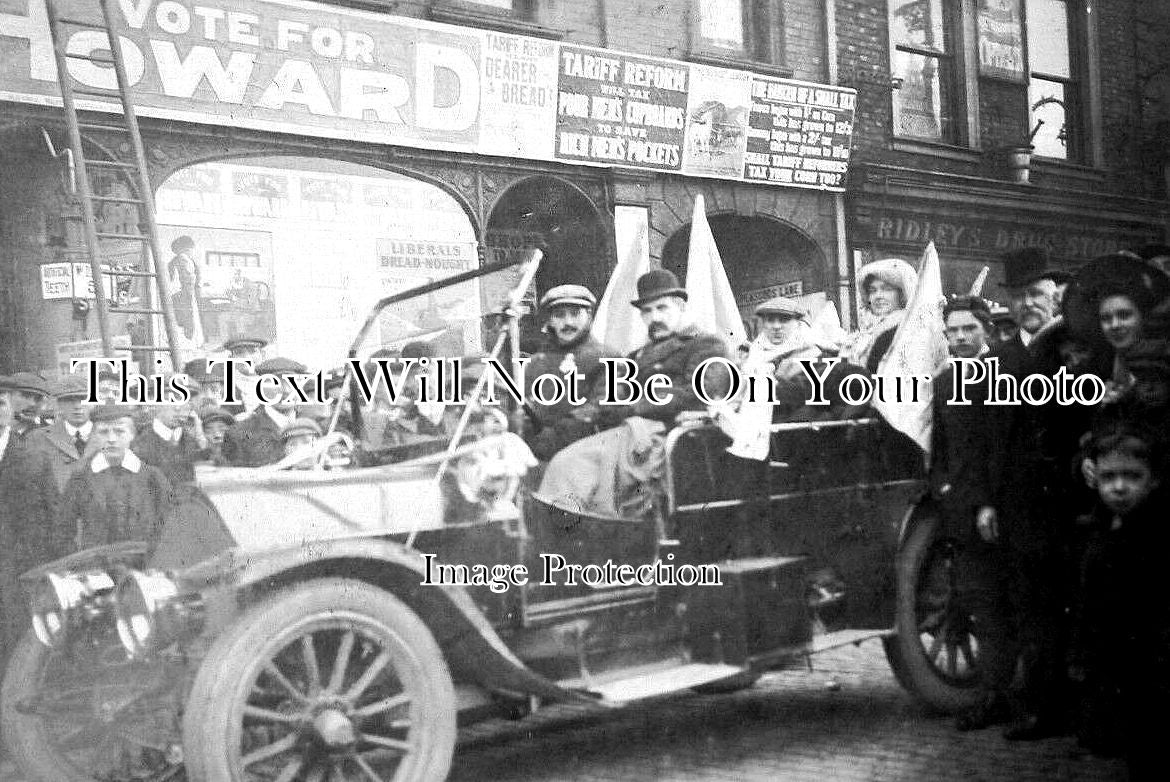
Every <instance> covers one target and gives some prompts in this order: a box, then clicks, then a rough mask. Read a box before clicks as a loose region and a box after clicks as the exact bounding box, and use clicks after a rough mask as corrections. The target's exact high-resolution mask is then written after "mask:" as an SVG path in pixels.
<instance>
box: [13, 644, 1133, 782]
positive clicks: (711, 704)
mask: <svg viewBox="0 0 1170 782" xmlns="http://www.w3.org/2000/svg"><path fill="white" fill-rule="evenodd" d="M814 659H815V662H816V667H815V669H814V670H813V671H811V672H810V671H808V670H807V669H803V668H801V669H793V670H789V671H782V672H778V673H772V674H769V675H768V676H765V677H764V678H763V679H761V680H760V682H758V683H757V684H756V686H755V687H753V688H751V689H749V690H745V691H742V692H740V693H736V694H734V695H718V696H715V695H681V696H678V697H674V698H670V699H666V700H662V701H657V702H654V703H650V704H646V705H643V706H638V707H633V708H630V709H626V710H624V711H613V712H611V711H599V710H592V709H588V708H578V707H565V706H559V707H553V708H550V709H547V710H545V711H542V712H540V713H539V714H537V715H536V716H533V717H529V718H528V719H525V720H521V721H518V722H512V721H507V720H493V721H489V722H485V723H480V724H478V725H475V726H473V727H470V728H468V729H465V730H464V731H463V732H462V733H461V735H460V745H459V749H458V751H457V753H456V755H455V762H454V767H453V771H452V773H451V777H450V779H451V782H478V781H479V780H488V779H490V780H497V781H498V782H543V781H544V780H578V781H579V782H603V781H604V782H610V781H611V780H612V781H614V782H617V781H619V780H622V781H624V780H651V779H662V780H687V782H692V781H693V780H720V781H727V782H730V781H731V780H758V781H759V782H772V780H785V782H787V781H788V780H791V781H792V782H805V781H806V780H807V782H837V781H838V780H857V781H859V782H860V781H861V780H865V781H867V782H868V781H870V780H875V781H876V780H890V781H891V782H892V781H894V780H924V781H928V782H946V780H964V782H976V781H979V780H987V781H988V782H1005V781H1006V780H1027V781H1032V780H1034V781H1035V782H1052V781H1053V780H1061V781H1062V782H1063V781H1067V782H1090V781H1091V782H1106V781H1109V782H1112V781H1114V780H1116V781H1117V782H1121V780H1124V778H1125V773H1124V770H1123V767H1122V764H1121V763H1120V762H1119V761H1112V760H1103V759H1100V758H1095V757H1092V756H1088V755H1085V754H1083V753H1081V752H1080V751H1078V750H1077V747H1076V744H1075V742H1074V740H1073V739H1072V738H1058V739H1049V740H1045V741H1038V742H1032V743H1018V744H1014V743H1009V742H1007V741H1004V740H1003V739H1002V738H1001V737H1000V735H999V732H998V730H994V729H993V730H987V731H982V732H975V733H968V734H961V733H958V732H956V731H955V730H953V729H952V727H951V721H950V720H949V719H947V718H943V717H938V716H930V715H927V714H925V713H924V712H923V711H922V710H921V709H920V708H919V707H918V706H917V705H916V704H915V703H913V702H912V701H911V700H910V697H909V696H908V695H907V694H906V693H905V692H904V691H903V690H902V689H901V688H900V687H899V686H898V684H897V683H896V682H895V681H894V678H893V675H892V674H891V673H890V670H889V667H888V666H887V665H886V661H885V657H884V655H883V654H882V651H881V645H880V644H879V643H877V642H873V641H871V642H868V643H865V644H863V645H862V646H860V647H857V648H854V647H847V648H845V649H841V650H836V651H832V652H827V653H825V654H823V655H821V656H819V657H817V658H814ZM0 782H26V780H25V779H24V778H23V777H21V776H20V775H19V774H17V773H16V771H15V769H14V768H13V767H12V765H11V763H9V762H7V761H5V762H4V763H3V765H2V766H0Z"/></svg>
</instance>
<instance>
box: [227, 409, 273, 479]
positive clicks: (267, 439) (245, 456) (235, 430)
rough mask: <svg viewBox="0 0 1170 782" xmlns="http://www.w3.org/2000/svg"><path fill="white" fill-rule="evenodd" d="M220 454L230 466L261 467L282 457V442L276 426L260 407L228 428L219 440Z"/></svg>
mask: <svg viewBox="0 0 1170 782" xmlns="http://www.w3.org/2000/svg"><path fill="white" fill-rule="evenodd" d="M223 457H224V459H226V460H227V462H228V464H231V465H232V466H234V467H263V466H264V465H266V464H275V463H276V462H279V461H280V460H281V459H282V458H284V442H283V441H282V440H281V439H280V427H279V426H277V425H276V422H275V421H273V420H272V419H271V418H270V417H269V416H268V414H267V413H265V412H264V408H263V407H258V408H256V410H255V411H254V412H253V413H252V414H251V415H250V416H248V417H247V418H245V419H244V420H243V421H240V422H239V423H237V424H236V425H235V426H233V427H232V428H231V429H228V430H227V434H226V435H225V436H224V440H223Z"/></svg>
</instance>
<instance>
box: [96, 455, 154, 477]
mask: <svg viewBox="0 0 1170 782" xmlns="http://www.w3.org/2000/svg"><path fill="white" fill-rule="evenodd" d="M110 467H113V465H112V464H110V462H109V460H107V459H106V455H105V454H104V453H98V455H97V456H95V457H93V461H92V462H90V463H89V469H91V470H93V472H94V473H95V474H96V473H99V472H102V471H103V470H108V469H109V468H110ZM122 467H125V468H126V469H127V470H129V471H130V472H133V473H136V472H138V471H139V470H141V469H142V460H141V459H139V458H138V455H137V454H135V453H134V452H133V451H126V453H125V455H124V456H122Z"/></svg>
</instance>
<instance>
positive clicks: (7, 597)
mask: <svg viewBox="0 0 1170 782" xmlns="http://www.w3.org/2000/svg"><path fill="white" fill-rule="evenodd" d="M13 385H14V381H13V379H12V378H10V377H0V666H3V665H4V664H5V661H6V655H7V651H8V650H11V648H12V646H13V645H14V644H15V643H16V642H17V641H18V640H19V639H20V637H21V636H22V635H23V634H24V632H25V630H27V629H28V606H27V601H26V599H25V594H24V590H23V589H21V588H20V586H19V583H18V582H17V577H18V576H19V575H20V574H21V573H23V572H24V571H26V570H28V569H29V568H32V567H35V566H37V565H39V564H42V563H43V562H45V561H47V560H48V559H52V558H54V557H55V556H56V555H59V554H60V553H65V552H58V551H57V548H56V547H55V546H54V545H53V542H52V541H53V538H54V535H53V527H52V521H53V513H54V512H55V510H56V506H57V502H58V493H57V486H56V483H55V482H54V481H53V474H52V471H51V469H50V467H49V465H48V462H47V460H46V459H45V457H44V456H43V455H42V454H39V453H37V452H35V451H32V450H31V449H30V448H29V447H28V442H27V440H25V441H22V440H20V438H19V436H18V429H17V426H16V423H15V413H16V410H15V409H14V408H15V405H14V400H13V391H14V389H13Z"/></svg>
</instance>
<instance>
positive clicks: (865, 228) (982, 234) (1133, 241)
mask: <svg viewBox="0 0 1170 782" xmlns="http://www.w3.org/2000/svg"><path fill="white" fill-rule="evenodd" d="M857 229H858V238H860V239H863V240H865V241H872V242H875V243H877V244H880V245H887V246H894V245H901V246H906V247H911V248H918V250H919V251H920V250H921V248H922V247H923V246H924V245H925V244H926V243H927V242H934V244H935V246H936V247H937V248H938V251H939V254H940V255H941V256H943V259H944V260H946V255H947V253H948V252H950V253H957V254H960V255H978V256H989V257H1001V256H1003V255H1004V254H1006V253H1009V252H1013V251H1015V250H1021V249H1024V248H1027V247H1036V248H1040V249H1042V250H1045V251H1046V252H1048V253H1049V254H1050V255H1051V256H1052V257H1053V258H1059V259H1062V260H1066V261H1085V260H1089V259H1091V258H1096V257H1098V256H1100V255H1105V254H1106V253H1110V252H1116V251H1117V250H1118V249H1120V248H1123V247H1132V246H1134V245H1140V244H1144V243H1146V242H1152V241H1155V240H1156V239H1157V237H1156V236H1155V235H1153V234H1152V233H1147V232H1144V231H1142V230H1141V229H1136V228H1134V229H1131V228H1127V227H1125V226H1122V225H1119V224H1117V225H1105V224H1101V225H1100V226H1096V227H1094V226H1091V225H1084V226H1082V227H1080V228H1075V229H1070V228H1067V227H1056V226H1045V225H1038V224H1036V223H1035V222H1027V221H1024V222H1013V221H1009V220H1003V219H993V218H992V219H983V218H978V219H974V218H971V219H963V218H961V217H958V216H955V215H943V214H939V215H931V214H926V213H921V212H906V211H901V210H889V209H883V210H880V211H875V212H873V213H871V214H867V215H864V216H862V217H860V218H859V219H858V221H857Z"/></svg>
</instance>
